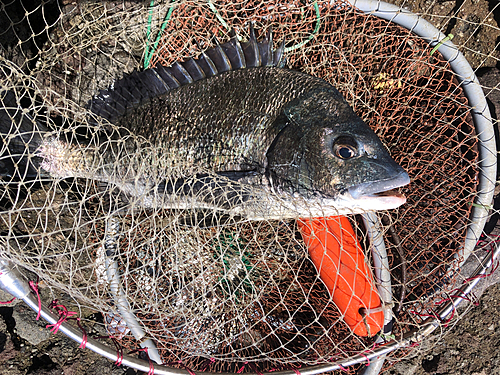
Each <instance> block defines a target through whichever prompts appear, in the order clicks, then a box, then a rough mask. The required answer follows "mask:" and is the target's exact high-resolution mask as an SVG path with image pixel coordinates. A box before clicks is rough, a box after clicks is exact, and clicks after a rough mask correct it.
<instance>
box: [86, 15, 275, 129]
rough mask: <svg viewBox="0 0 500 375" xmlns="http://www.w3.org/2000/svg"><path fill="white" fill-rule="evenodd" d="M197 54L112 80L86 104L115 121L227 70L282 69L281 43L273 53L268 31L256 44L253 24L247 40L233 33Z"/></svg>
mask: <svg viewBox="0 0 500 375" xmlns="http://www.w3.org/2000/svg"><path fill="white" fill-rule="evenodd" d="M214 39H215V41H216V45H215V47H213V48H210V49H208V50H207V51H204V52H202V53H201V54H200V56H199V57H198V58H197V59H193V58H190V59H188V60H186V61H184V62H175V63H174V64H173V65H171V66H169V67H165V66H162V65H158V66H156V67H154V68H152V69H147V70H144V71H134V72H132V73H131V74H128V75H125V76H124V77H123V78H122V79H120V80H118V81H116V82H115V83H114V84H113V85H112V87H110V88H108V89H106V90H101V91H100V92H99V94H97V95H96V96H95V97H94V98H93V99H92V100H91V101H90V102H89V103H88V104H87V108H89V109H90V110H91V111H92V112H93V113H95V114H96V115H98V116H100V117H103V118H105V119H107V120H108V121H110V122H115V121H116V119H118V118H119V117H121V116H123V115H124V114H125V113H126V112H127V110H129V109H131V108H134V107H136V106H138V105H139V104H140V103H142V102H144V101H146V100H148V99H150V98H154V97H156V96H159V95H162V94H164V93H166V92H167V91H170V90H173V89H176V88H178V87H181V86H184V85H187V84H190V83H193V82H196V81H200V80H202V79H206V78H209V77H212V76H215V75H218V74H221V73H224V72H227V71H230V70H236V69H244V68H251V67H259V66H277V67H283V66H284V59H283V47H284V43H283V44H282V45H281V46H280V47H279V48H278V49H277V50H276V51H274V52H273V49H272V43H273V38H272V32H271V31H268V32H267V33H266V35H265V37H264V39H263V40H262V41H261V42H258V41H257V38H256V37H255V31H254V29H253V25H252V24H250V37H249V40H248V41H247V42H243V43H240V41H239V40H238V37H237V35H236V33H235V32H234V31H231V39H230V40H229V41H228V42H226V43H223V44H220V43H219V42H218V41H217V39H216V38H214Z"/></svg>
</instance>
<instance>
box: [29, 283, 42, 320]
mask: <svg viewBox="0 0 500 375" xmlns="http://www.w3.org/2000/svg"><path fill="white" fill-rule="evenodd" d="M28 284H29V286H30V288H31V289H32V290H33V291H34V292H35V294H36V297H37V298H38V314H37V315H36V320H38V319H40V315H41V314H42V300H41V299H40V294H39V293H38V280H37V282H36V283H35V282H33V281H30V282H29V283H28Z"/></svg>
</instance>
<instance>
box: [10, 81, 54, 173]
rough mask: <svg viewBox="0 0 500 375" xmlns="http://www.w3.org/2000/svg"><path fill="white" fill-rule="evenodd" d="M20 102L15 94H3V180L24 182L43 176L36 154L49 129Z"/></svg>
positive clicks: (39, 160)
mask: <svg viewBox="0 0 500 375" xmlns="http://www.w3.org/2000/svg"><path fill="white" fill-rule="evenodd" d="M19 102H20V99H19V98H18V97H17V96H16V94H15V93H14V92H13V91H0V137H1V142H0V176H3V177H9V178H11V179H16V180H20V181H22V180H25V179H26V178H33V177H36V176H40V175H43V171H42V172H41V169H40V163H41V161H42V160H41V158H40V157H39V156H37V155H36V151H37V149H38V148H39V147H40V145H41V144H42V142H43V139H44V138H43V136H44V134H46V133H47V128H46V127H45V126H43V125H42V124H40V123H39V122H38V121H36V120H35V119H34V118H33V117H31V116H30V115H29V113H27V112H26V110H25V109H23V108H22V107H21V105H20V103H19Z"/></svg>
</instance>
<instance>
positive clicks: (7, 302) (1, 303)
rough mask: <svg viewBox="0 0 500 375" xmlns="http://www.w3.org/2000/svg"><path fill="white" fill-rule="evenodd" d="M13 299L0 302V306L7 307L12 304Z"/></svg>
mask: <svg viewBox="0 0 500 375" xmlns="http://www.w3.org/2000/svg"><path fill="white" fill-rule="evenodd" d="M15 299H16V297H14V298H12V299H11V300H10V301H0V305H8V304H9V303H11V302H14V300H15Z"/></svg>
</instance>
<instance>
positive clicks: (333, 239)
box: [298, 216, 384, 337]
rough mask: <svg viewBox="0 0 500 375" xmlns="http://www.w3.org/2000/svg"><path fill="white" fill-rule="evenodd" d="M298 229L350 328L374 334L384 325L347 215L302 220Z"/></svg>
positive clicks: (366, 268)
mask: <svg viewBox="0 0 500 375" xmlns="http://www.w3.org/2000/svg"><path fill="white" fill-rule="evenodd" d="M298 226H299V230H300V232H301V234H302V238H303V239H304V242H305V243H306V245H307V248H308V250H309V255H310V257H311V260H312V261H313V263H314V265H315V266H316V269H317V270H318V272H319V275H320V277H321V280H322V281H323V283H324V284H325V285H326V287H327V288H328V290H329V292H330V295H331V296H332V300H333V302H334V303H335V305H337V307H338V308H339V310H340V311H341V313H342V315H343V319H344V321H345V322H346V324H347V325H348V326H349V327H350V328H351V330H352V331H353V332H354V333H355V334H356V335H359V336H370V337H371V336H373V335H375V334H376V333H377V332H379V331H380V330H381V329H382V327H383V325H384V313H383V312H382V308H381V307H382V304H381V302H380V297H379V295H378V292H377V289H376V288H375V285H374V281H373V276H372V273H371V271H370V268H369V267H368V265H367V264H366V262H365V256H364V253H363V250H362V249H361V245H360V244H359V241H358V239H357V238H356V234H355V232H354V229H353V228H352V226H351V223H350V222H349V220H348V219H347V218H346V217H345V216H332V217H328V218H324V217H318V218H311V219H299V220H298Z"/></svg>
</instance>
